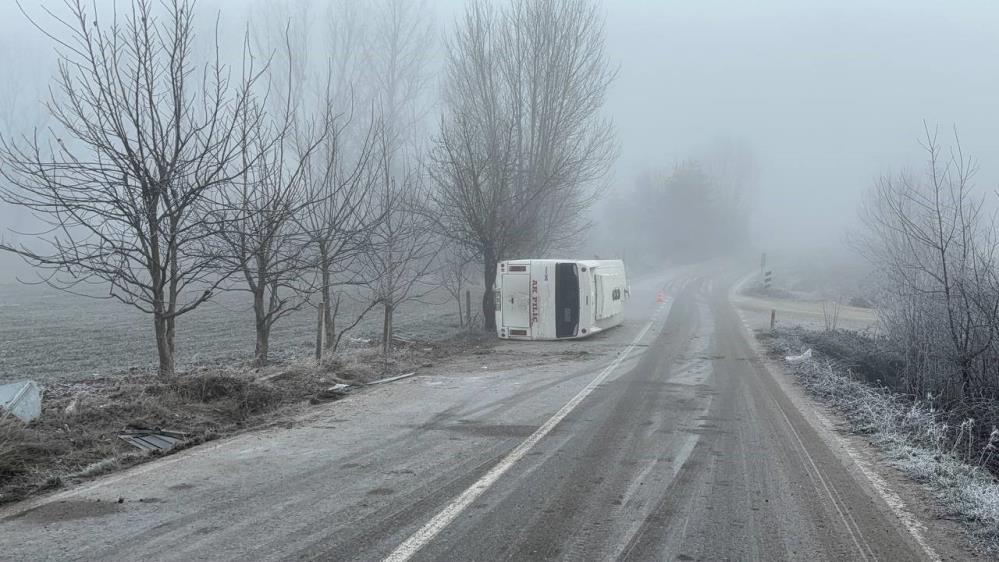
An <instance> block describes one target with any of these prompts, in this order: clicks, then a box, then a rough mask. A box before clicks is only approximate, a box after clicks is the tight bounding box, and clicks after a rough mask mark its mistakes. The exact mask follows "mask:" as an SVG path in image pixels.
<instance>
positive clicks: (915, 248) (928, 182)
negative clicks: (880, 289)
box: [860, 128, 999, 400]
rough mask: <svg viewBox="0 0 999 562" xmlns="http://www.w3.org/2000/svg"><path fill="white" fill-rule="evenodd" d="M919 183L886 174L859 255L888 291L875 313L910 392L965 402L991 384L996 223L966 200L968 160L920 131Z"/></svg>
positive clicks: (866, 215)
mask: <svg viewBox="0 0 999 562" xmlns="http://www.w3.org/2000/svg"><path fill="white" fill-rule="evenodd" d="M924 148H925V151H926V154H927V161H928V163H927V169H926V174H925V179H919V178H918V177H913V176H912V175H911V174H900V175H898V176H887V177H884V178H882V179H881V180H880V181H879V182H878V184H877V186H876V187H875V189H874V191H873V193H872V196H871V199H870V201H869V202H868V204H867V205H866V207H865V208H864V209H863V212H862V218H863V219H864V222H865V225H866V226H867V233H866V236H865V237H864V238H862V239H861V240H860V247H861V249H862V251H864V253H865V254H866V255H867V256H868V258H869V259H871V260H872V261H873V262H874V263H877V264H878V267H879V271H880V272H881V275H882V276H883V281H884V286H885V288H886V289H887V290H886V293H885V296H884V298H883V299H882V303H881V306H880V307H879V313H880V315H881V320H882V322H883V323H884V325H885V330H886V333H887V334H888V336H889V339H890V341H891V342H892V344H893V345H895V346H896V349H897V350H898V351H899V353H900V356H901V357H903V358H904V359H905V361H906V364H907V375H906V377H907V380H908V382H909V383H910V390H913V391H916V392H922V391H924V390H930V391H935V392H951V391H953V392H952V393H951V394H952V396H955V397H957V398H960V399H962V400H965V399H968V398H970V397H971V396H972V394H974V393H975V392H977V391H981V390H982V389H984V388H989V389H991V392H993V393H994V392H995V391H996V390H999V388H997V386H999V385H997V384H996V382H995V373H996V369H997V367H999V365H997V356H996V353H997V351H999V350H997V349H996V342H997V335H999V315H997V312H999V291H997V289H999V285H997V284H996V266H997V263H996V261H995V252H996V235H995V233H996V230H995V222H994V220H992V219H991V218H990V217H988V216H987V215H985V214H984V213H983V211H982V203H983V202H982V199H981V198H980V197H977V196H975V195H974V194H973V190H972V183H971V180H972V177H973V174H974V171H975V165H974V161H973V160H972V159H971V158H969V157H967V156H965V155H964V154H963V152H962V151H961V147H960V142H959V141H958V142H956V143H955V148H954V149H953V151H952V152H951V153H950V154H949V155H947V154H945V152H944V149H943V147H942V146H941V144H940V143H939V141H938V140H937V134H936V132H935V131H930V130H929V128H927V130H926V137H925V142H924Z"/></svg>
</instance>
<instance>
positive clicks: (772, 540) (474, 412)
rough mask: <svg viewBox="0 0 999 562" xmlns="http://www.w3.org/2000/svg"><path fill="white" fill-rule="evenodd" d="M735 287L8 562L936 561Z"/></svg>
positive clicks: (329, 434) (266, 451)
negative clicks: (749, 322)
mask: <svg viewBox="0 0 999 562" xmlns="http://www.w3.org/2000/svg"><path fill="white" fill-rule="evenodd" d="M736 277H737V276H736V275H734V274H733V273H731V272H729V271H728V270H726V269H725V268H722V267H714V268H702V269H700V270H689V271H685V272H673V273H670V274H664V275H662V276H659V277H653V278H649V279H646V280H645V281H643V282H641V283H636V284H635V287H634V288H633V298H632V300H631V302H630V304H629V309H628V311H627V312H628V315H629V316H628V317H629V321H628V323H627V324H626V325H625V326H623V327H621V328H619V329H615V330H611V331H608V332H607V333H605V334H601V335H600V336H599V337H598V338H595V339H593V340H586V342H577V343H574V344H572V345H574V346H576V347H574V348H572V349H585V348H586V346H592V347H593V349H598V348H599V349H600V350H602V351H604V352H605V355H603V356H601V357H598V358H595V359H591V360H588V361H578V360H572V361H565V362H560V361H557V360H555V358H557V357H559V356H558V355H555V354H549V355H546V357H549V359H547V360H544V361H534V362H531V363H530V366H524V364H521V365H513V366H509V367H507V366H505V365H504V364H502V361H493V360H492V358H491V357H489V356H482V357H476V358H475V361H476V362H475V363H473V362H471V361H469V362H467V363H466V364H462V365H460V366H459V368H454V369H451V370H450V371H449V372H442V373H439V374H429V375H425V376H418V377H414V378H412V379H407V380H405V381H400V382H398V383H394V384H390V385H384V386H383V387H379V388H376V389H372V390H371V391H370V392H366V393H363V394H361V395H358V396H353V397H351V398H349V399H347V400H345V401H342V402H339V403H335V404H332V405H330V406H328V407H327V408H326V409H321V410H320V411H317V412H316V413H315V414H314V415H312V416H310V417H309V418H307V419H304V420H301V421H300V422H299V423H298V424H296V425H295V427H293V428H291V429H280V430H278V429H275V430H268V431H264V432H256V433H252V434H248V435H244V436H241V437H238V438H235V439H230V440H226V441H223V442H220V443H216V444H212V445H208V446H204V447H200V448H195V449H192V450H189V451H185V452H183V453H180V454H178V455H174V456H170V457H167V458H165V459H163V460H161V461H159V462H156V463H151V464H147V465H143V466H140V467H137V468H135V469H133V470H130V471H127V472H124V473H121V474H117V475H111V476H109V477H107V478H104V479H102V480H98V481H96V482H94V483H91V484H88V485H84V486H82V487H80V488H77V489H73V490H69V491H66V492H62V493H59V494H56V495H54V496H50V497H47V498H43V499H41V500H37V501H34V502H30V503H25V504H22V505H19V506H14V507H13V508H8V509H6V510H4V511H0V558H2V559H5V560H8V559H9V560H64V559H85V560H302V559H306V560H308V559H320V560H381V559H385V558H386V557H393V558H392V559H394V560H406V559H412V560H482V561H492V560H614V559H619V560H810V561H817V560H920V559H927V558H930V556H929V555H928V553H927V551H926V550H925V549H924V548H923V547H922V546H920V545H919V544H918V543H917V541H916V539H915V538H914V537H913V535H912V534H910V533H909V532H908V531H907V529H906V527H905V526H904V525H903V524H902V523H901V522H900V521H899V520H898V518H897V517H896V516H895V515H894V514H893V512H892V511H891V509H889V507H888V505H886V503H885V501H884V500H883V499H882V498H881V497H880V496H879V495H878V494H876V493H875V492H874V491H873V490H872V489H871V488H870V486H869V485H867V484H865V483H863V482H860V481H858V475H857V473H856V471H855V470H851V468H850V466H849V463H847V462H845V461H844V459H843V458H842V455H841V454H839V453H837V452H836V451H834V450H833V449H832V448H831V447H830V446H829V445H828V443H827V441H826V440H824V439H823V438H821V436H819V435H818V434H817V430H816V429H815V428H814V427H813V425H812V424H810V423H809V421H808V420H807V419H806V416H805V415H804V414H803V413H802V412H801V411H800V410H799V408H798V407H796V406H795V404H794V403H793V402H792V400H791V399H790V398H789V397H788V395H787V394H786V392H785V390H784V389H782V387H781V385H780V384H778V383H777V381H776V380H775V379H774V376H773V375H772V374H771V373H770V372H769V371H768V370H767V367H766V365H765V363H764V362H763V361H762V359H761V358H760V357H758V356H757V354H756V353H755V352H754V349H753V347H752V346H751V344H750V341H749V339H748V338H749V337H750V336H749V335H748V334H747V333H746V330H745V327H744V326H743V324H742V322H741V320H740V318H739V316H738V315H737V313H736V311H735V309H733V307H732V305H731V304H730V302H729V298H728V292H729V289H730V287H731V286H732V284H733V283H734V282H735V281H736ZM659 290H664V291H665V293H666V295H667V297H668V302H667V303H665V304H655V295H656V293H657V292H658V291H659ZM510 345H513V344H510ZM558 345H561V344H560V343H558V342H556V343H549V344H537V343H531V344H527V346H528V347H524V350H525V352H524V353H525V355H528V354H529V353H535V352H537V350H539V349H541V350H546V349H547V350H548V351H550V350H551V347H550V346H558ZM545 346H548V347H545ZM580 346H582V347H580ZM480 363H481V364H480ZM119 497H121V498H123V500H124V501H123V503H117V501H116V500H117V499H118V498H119ZM98 500H100V501H98Z"/></svg>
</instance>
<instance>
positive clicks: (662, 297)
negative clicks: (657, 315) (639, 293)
mask: <svg viewBox="0 0 999 562" xmlns="http://www.w3.org/2000/svg"><path fill="white" fill-rule="evenodd" d="M665 302H666V295H665V294H664V293H663V292H662V291H659V292H658V293H656V303H657V304H663V303H665Z"/></svg>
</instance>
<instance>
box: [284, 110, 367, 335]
mask: <svg viewBox="0 0 999 562" xmlns="http://www.w3.org/2000/svg"><path fill="white" fill-rule="evenodd" d="M330 110H331V111H332V107H330ZM329 119H330V122H331V128H330V131H329V134H327V135H326V137H325V138H324V139H323V143H322V144H321V145H320V147H319V150H318V152H317V154H316V157H315V158H312V159H311V160H310V162H309V165H308V166H307V167H306V169H305V176H304V180H305V185H306V189H307V192H308V195H307V198H308V199H310V200H313V201H315V203H314V204H312V205H310V206H308V207H306V208H305V209H304V210H305V215H304V217H303V218H302V224H303V226H304V228H305V229H306V230H307V231H308V232H309V233H310V235H311V237H312V243H311V250H310V254H311V257H310V261H311V264H312V265H311V267H312V268H313V269H314V271H316V273H317V278H318V290H319V295H320V299H321V301H320V303H319V306H321V307H323V311H322V314H323V318H324V322H323V326H324V327H323V332H324V333H323V334H322V336H321V337H322V341H323V348H324V349H326V350H328V351H335V350H336V348H337V346H338V345H339V342H340V338H341V337H342V336H343V335H344V334H345V333H346V332H347V330H350V329H352V328H354V327H355V326H356V325H357V324H358V323H359V322H360V321H361V319H362V318H363V317H364V316H365V315H366V314H367V313H368V312H369V311H370V310H371V309H372V308H374V307H375V306H376V304H377V303H375V302H372V303H369V304H368V305H367V306H366V307H364V308H363V309H362V310H360V311H359V312H358V313H357V314H355V315H354V316H353V319H352V320H351V321H350V322H349V323H347V324H346V325H345V326H344V327H342V328H340V329H339V331H338V328H337V326H338V322H337V313H338V312H339V311H340V304H341V296H342V295H341V294H340V293H339V292H338V291H337V287H343V286H363V285H365V284H366V283H365V278H364V273H365V272H364V271H363V264H362V260H361V257H362V255H363V254H364V253H365V252H370V251H371V233H372V231H373V230H374V229H375V228H376V227H377V226H378V225H379V223H380V222H381V220H382V219H383V213H382V211H381V210H380V209H378V207H377V204H376V202H377V196H376V185H377V181H378V179H379V175H378V173H377V170H376V165H377V158H376V157H375V154H374V147H375V145H374V136H375V134H376V132H375V131H370V130H369V132H368V133H367V134H366V135H365V136H364V137H363V139H362V143H361V145H360V146H359V147H354V148H355V149H354V150H351V149H350V148H348V147H345V146H344V139H345V136H346V131H347V130H348V127H349V125H350V118H349V117H348V116H342V115H340V116H332V115H331V116H329Z"/></svg>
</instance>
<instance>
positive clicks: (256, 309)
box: [253, 286, 271, 367]
mask: <svg viewBox="0 0 999 562" xmlns="http://www.w3.org/2000/svg"><path fill="white" fill-rule="evenodd" d="M253 313H254V316H256V323H255V324H256V329H257V341H256V345H255V346H254V348H253V361H254V363H255V364H256V365H257V366H258V367H263V366H264V365H266V364H267V351H268V347H269V344H270V338H271V326H270V322H268V321H267V315H266V312H265V311H264V291H263V288H262V286H261V288H260V289H258V290H257V291H254V293H253Z"/></svg>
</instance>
